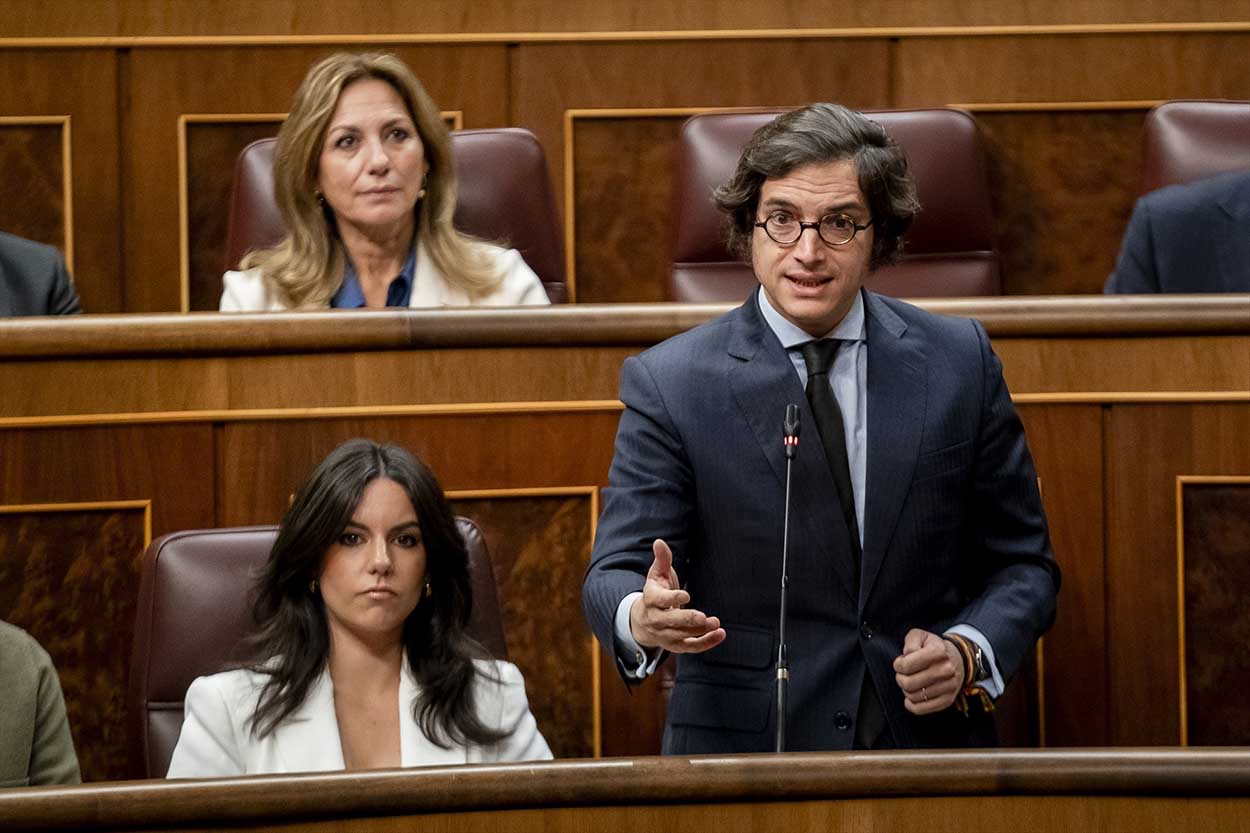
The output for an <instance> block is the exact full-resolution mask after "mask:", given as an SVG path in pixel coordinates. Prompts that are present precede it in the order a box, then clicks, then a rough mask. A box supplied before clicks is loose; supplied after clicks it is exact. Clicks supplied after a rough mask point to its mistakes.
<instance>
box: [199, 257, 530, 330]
mask: <svg viewBox="0 0 1250 833" xmlns="http://www.w3.org/2000/svg"><path fill="white" fill-rule="evenodd" d="M472 245H477V246H482V247H483V248H485V249H486V250H487V251H488V252H489V253H490V254H491V256H492V257H493V258H494V259H495V262H496V264H497V265H498V267H499V272H500V274H502V275H503V278H502V279H501V280H500V281H499V284H498V285H497V286H496V287H495V288H494V289H493V290H491V291H490V292H488V293H486V294H485V295H479V296H477V297H475V298H470V297H469V295H468V293H466V292H465V291H464V290H463V289H461V288H460V287H458V286H452V285H451V284H449V283H448V282H447V279H446V278H445V277H444V276H443V273H442V272H440V271H439V269H438V267H437V266H435V265H434V261H433V260H431V259H430V256H429V254H428V253H427V252H426V251H425V247H423V246H422V245H421V242H420V241H419V240H418V241H417V263H416V266H415V268H414V269H413V276H412V277H413V280H412V298H411V300H409V302H408V306H409V308H412V307H468V306H486V307H518V306H528V305H534V304H550V303H551V301H550V300H548V298H547V291H546V290H545V289H543V284H542V281H540V280H539V279H538V276H537V275H535V274H534V270H532V269H530V268H529V266H528V265H527V264H526V262H525V261H524V260H523V259H522V258H521V253H520V252H518V251H517V250H516V249H501V248H499V247H498V246H492V245H490V244H488V243H474V244H472ZM222 283H223V284H224V285H225V289H224V291H223V292H222V293H221V307H220V309H221V311H222V312H282V311H284V310H287V309H290V307H288V306H287V304H286V303H285V302H284V301H283V300H282V299H281V298H280V297H277V293H273V292H270V291H269V285H268V284H267V283H266V281H265V279H264V277H263V276H262V275H261V271H260V268H259V267H256V268H253V269H248V270H247V271H245V272H227V273H226V274H225V275H224V276H223V277H222Z"/></svg>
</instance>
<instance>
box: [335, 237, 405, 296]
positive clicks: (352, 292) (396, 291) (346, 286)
mask: <svg viewBox="0 0 1250 833" xmlns="http://www.w3.org/2000/svg"><path fill="white" fill-rule="evenodd" d="M346 260H347V266H346V268H344V269H343V283H342V285H340V286H339V288H338V291H337V292H335V293H334V297H333V298H331V299H330V306H331V307H334V308H335V309H353V308H356V307H363V306H364V305H365V293H364V291H363V290H361V288H360V278H359V276H357V274H356V267H355V266H353V265H352V262H351V259H350V258H347V259H346ZM416 268H417V247H416V246H413V247H412V249H410V250H409V252H408V259H407V260H406V261H404V268H403V269H402V270H400V273H399V274H398V275H396V276H395V278H394V279H393V280H392V281H391V285H390V286H389V287H387V290H386V305H387V306H388V307H406V306H408V303H409V302H410V301H411V300H412V283H413V273H414V272H415V271H416Z"/></svg>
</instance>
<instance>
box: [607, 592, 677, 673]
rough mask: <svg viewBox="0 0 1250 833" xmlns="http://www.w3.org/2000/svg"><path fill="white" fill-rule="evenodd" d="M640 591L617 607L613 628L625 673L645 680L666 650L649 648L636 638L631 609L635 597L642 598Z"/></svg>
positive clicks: (631, 594)
mask: <svg viewBox="0 0 1250 833" xmlns="http://www.w3.org/2000/svg"><path fill="white" fill-rule="evenodd" d="M641 597H642V594H641V593H638V592H634V593H630V594H629V595H627V596H626V597H625V598H623V599H621V603H620V604H619V605H617V608H616V620H615V621H614V622H613V626H612V630H613V632H614V635H615V636H616V655H617V657H619V658H620V660H621V665H622V667H623V668H624V669H625V673H626V675H627V676H629V677H630V678H632V679H635V680H645V679H646V678H647V677H649V676H651V672H653V671H655V667H656V665H658V664H659V662H660V656H661V654H663V653H664V652H663V651H661V650H660V649H659V648H652V649H651V650H647V649H646V648H644V647H642V646H641V645H639V644H638V641H637V640H636V639H634V632H633V630H632V629H631V628H630V627H629V610H630V608H632V607H633V606H634V599H638V598H641Z"/></svg>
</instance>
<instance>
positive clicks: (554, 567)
mask: <svg viewBox="0 0 1250 833" xmlns="http://www.w3.org/2000/svg"><path fill="white" fill-rule="evenodd" d="M452 506H453V508H454V509H455V512H456V514H457V515H464V516H465V517H469V518H472V519H473V520H474V521H475V522H476V523H477V525H478V526H479V527H481V529H482V535H483V536H484V537H485V538H486V543H487V546H488V547H489V549H490V555H491V563H492V565H493V566H494V568H495V582H496V584H497V585H498V587H499V606H500V610H501V612H502V614H503V621H504V633H505V636H506V638H507V642H508V657H509V659H510V660H511V661H512V662H515V663H516V664H517V666H518V667H519V668H520V669H521V673H522V674H524V675H525V688H526V692H527V693H528V695H529V700H530V710H531V711H533V712H534V719H535V720H536V721H537V722H538V728H539V730H540V731H542V733H543V737H545V738H546V739H547V744H548V745H549V746H550V747H551V751H552V753H553V754H554V755H555V756H556V757H557V758H592V757H594V756H595V752H596V749H595V718H596V714H595V709H596V708H597V707H598V704H597V703H596V702H595V700H594V679H593V678H594V665H593V662H594V661H596V660H597V656H596V653H595V648H596V647H597V643H596V642H595V639H594V636H592V635H591V633H590V628H589V627H588V626H587V625H586V620H585V619H584V618H583V616H582V604H581V601H582V599H581V586H582V576H583V575H585V572H586V565H587V564H589V563H590V545H591V525H592V523H593V522H594V510H595V509H597V506H596V505H595V501H594V500H593V498H592V495H591V493H589V492H585V491H583V492H582V493H581V494H576V493H574V494H564V495H558V494H557V495H529V494H526V493H525V491H524V490H520V491H519V493H518V494H516V495H515V496H507V495H494V496H487V497H458V498H456V499H454V500H453V501H452Z"/></svg>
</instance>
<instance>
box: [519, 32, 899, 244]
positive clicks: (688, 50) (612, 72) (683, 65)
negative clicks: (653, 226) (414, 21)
mask: <svg viewBox="0 0 1250 833" xmlns="http://www.w3.org/2000/svg"><path fill="white" fill-rule="evenodd" d="M889 76H890V70H889V43H888V42H887V41H886V40H884V39H865V40H847V41H841V42H839V43H838V44H837V48H836V49H834V48H830V44H829V43H821V42H814V41H785V40H781V41H767V42H751V41H709V42H697V41H696V42H689V41H688V42H676V43H663V42H655V43H604V44H532V45H531V44H522V45H520V46H517V47H516V48H515V49H514V50H513V51H512V59H511V63H510V81H511V90H510V98H511V111H510V113H509V115H510V123H511V124H514V125H516V126H518V127H526V128H529V129H530V130H532V131H534V134H535V135H536V136H538V139H539V141H540V142H542V144H543V147H545V148H546V149H547V159H548V161H549V163H550V164H551V167H552V175H553V176H554V178H555V181H556V182H557V183H562V182H563V177H564V176H565V171H564V162H563V158H564V154H563V150H564V139H563V136H562V133H561V125H562V123H563V116H564V112H565V111H566V110H571V109H580V108H589V107H596V108H619V107H709V106H715V107H735V106H742V107H746V106H777V105H778V104H782V105H784V104H787V103H799V104H801V103H804V102H808V101H820V100H829V99H832V100H835V101H841V102H842V103H844V104H847V105H848V106H852V107H855V106H859V107H869V106H881V105H883V104H885V103H886V102H888V100H889ZM640 150H642V151H643V152H645V149H641V148H637V147H636V146H635V151H634V154H635V155H634V156H630V155H625V156H624V158H621V157H619V156H618V157H615V160H616V161H615V167H616V168H617V169H618V170H620V171H624V172H625V174H626V175H627V176H630V175H632V173H633V172H634V171H636V170H637V169H638V168H639V165H640V163H639V161H638V159H637V157H636V154H637V153H638V152H639V151H640ZM556 193H557V194H561V195H562V194H563V193H564V189H562V188H559V189H557V191H556ZM600 202H601V205H602V206H603V207H602V208H601V210H607V211H615V212H621V211H622V209H627V208H628V207H629V206H628V204H625V205H622V204H620V203H618V202H617V200H616V196H615V195H614V194H603V195H600ZM670 210H671V209H670ZM652 245H654V246H657V247H660V248H663V249H664V250H665V251H667V247H668V245H669V243H668V241H665V240H657V241H654V242H653V243H652Z"/></svg>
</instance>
